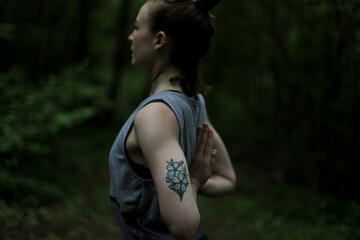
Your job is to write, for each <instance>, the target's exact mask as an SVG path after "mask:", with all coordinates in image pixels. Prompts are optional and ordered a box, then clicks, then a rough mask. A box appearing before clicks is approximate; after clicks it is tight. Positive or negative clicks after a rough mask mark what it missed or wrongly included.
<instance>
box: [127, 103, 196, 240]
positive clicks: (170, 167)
mask: <svg viewBox="0 0 360 240" xmlns="http://www.w3.org/2000/svg"><path fill="white" fill-rule="evenodd" d="M134 130H135V134H136V138H137V141H138V143H139V146H140V148H141V151H142V153H143V155H144V157H145V159H146V162H147V165H148V166H149V169H150V171H151V174H152V177H153V180H154V183H155V186H156V189H157V192H158V196H159V205H160V213H161V216H162V218H163V220H164V222H165V224H166V225H167V227H168V228H169V230H170V232H171V234H172V235H173V236H174V237H175V238H176V239H192V238H193V236H194V234H195V232H196V230H197V228H198V225H199V223H200V214H199V211H198V208H197V204H196V196H197V190H198V189H197V186H196V185H193V184H191V182H190V177H189V171H188V166H187V163H186V159H185V156H184V153H183V151H182V149H181V147H180V145H179V132H180V130H179V125H178V122H177V119H176V116H175V115H174V113H173V112H172V110H171V109H170V108H169V107H168V106H167V105H166V104H164V103H161V102H154V103H150V104H148V105H147V106H145V107H144V108H143V109H141V110H140V111H139V112H138V113H137V115H136V117H135V122H134Z"/></svg>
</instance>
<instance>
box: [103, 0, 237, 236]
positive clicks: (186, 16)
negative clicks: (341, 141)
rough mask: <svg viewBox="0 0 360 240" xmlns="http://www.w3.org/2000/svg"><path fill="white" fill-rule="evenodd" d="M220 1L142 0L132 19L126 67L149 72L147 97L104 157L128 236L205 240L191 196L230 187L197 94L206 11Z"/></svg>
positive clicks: (228, 167)
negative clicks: (130, 51)
mask: <svg viewBox="0 0 360 240" xmlns="http://www.w3.org/2000/svg"><path fill="white" fill-rule="evenodd" d="M218 3H219V0H217V1H216V0H202V1H189V0H188V1H184V0H148V1H147V2H146V3H145V4H144V5H143V6H142V7H141V9H140V11H139V14H138V16H137V18H136V21H135V29H134V31H133V33H132V34H131V35H130V36H129V40H130V41H131V50H132V65H133V66H135V67H138V68H144V69H146V70H148V71H149V73H150V75H151V79H152V80H151V90H150V97H148V98H147V99H145V100H144V101H143V102H142V103H141V104H140V105H139V106H138V108H137V109H136V110H135V111H134V112H133V114H132V115H131V116H130V117H129V119H128V120H127V122H126V123H125V124H124V126H123V128H122V129H121V131H120V133H119V135H118V136H117V138H116V140H115V142H114V145H113V147H112V149H111V152H110V161H109V165H110V166H109V167H110V175H111V187H110V196H111V199H112V206H113V209H114V211H115V214H116V218H117V221H118V223H119V225H120V227H121V229H122V231H123V234H124V236H125V238H126V239H207V238H206V237H205V235H203V233H202V231H201V228H200V214H199V211H198V208H197V204H196V197H197V194H198V193H200V194H204V195H207V196H222V195H225V194H229V193H231V192H232V190H233V189H234V187H235V182H236V177H235V173H234V170H233V167H232V164H231V161H230V158H229V155H228V153H227V150H226V148H225V146H224V144H223V142H222V140H221V138H220V136H219V135H218V134H217V132H216V131H215V130H214V128H213V127H212V126H211V124H208V123H206V122H208V119H207V116H206V108H205V102H204V99H203V97H202V95H201V94H199V93H200V92H201V90H200V83H199V76H198V72H197V71H198V69H197V67H198V61H199V59H200V57H202V56H204V55H205V53H206V52H207V51H208V49H209V45H210V39H211V37H212V36H213V35H214V33H215V30H214V26H213V23H212V17H211V15H210V13H209V10H211V9H212V8H213V7H214V6H215V5H216V4H218ZM197 126H199V127H197ZM196 132H197V134H196ZM215 149H216V150H215ZM215 155H216V161H215ZM189 167H190V170H189Z"/></svg>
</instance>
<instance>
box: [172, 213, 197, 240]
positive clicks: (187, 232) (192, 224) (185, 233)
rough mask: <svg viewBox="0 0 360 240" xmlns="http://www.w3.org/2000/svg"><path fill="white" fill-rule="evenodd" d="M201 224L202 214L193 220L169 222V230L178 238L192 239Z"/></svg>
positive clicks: (181, 239) (180, 239)
mask: <svg viewBox="0 0 360 240" xmlns="http://www.w3.org/2000/svg"><path fill="white" fill-rule="evenodd" d="M199 224H200V215H198V217H196V218H194V219H192V220H191V221H181V222H178V221H175V222H173V223H172V224H169V226H168V227H169V230H170V233H171V235H172V236H174V237H175V238H176V239H178V240H192V239H193V238H194V235H195V233H196V230H197V229H198V227H199Z"/></svg>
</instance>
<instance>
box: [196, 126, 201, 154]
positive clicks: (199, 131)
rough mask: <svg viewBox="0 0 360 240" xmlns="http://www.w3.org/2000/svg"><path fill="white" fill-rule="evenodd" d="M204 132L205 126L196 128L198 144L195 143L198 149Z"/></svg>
mask: <svg viewBox="0 0 360 240" xmlns="http://www.w3.org/2000/svg"><path fill="white" fill-rule="evenodd" d="M202 133H203V127H202V126H198V127H197V129H196V145H195V149H197V148H198V147H199V143H200V139H201V134H202Z"/></svg>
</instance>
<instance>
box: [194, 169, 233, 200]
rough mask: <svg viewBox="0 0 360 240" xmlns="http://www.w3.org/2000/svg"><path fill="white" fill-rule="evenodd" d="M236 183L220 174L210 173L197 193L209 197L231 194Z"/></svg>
mask: <svg viewBox="0 0 360 240" xmlns="http://www.w3.org/2000/svg"><path fill="white" fill-rule="evenodd" d="M235 185H236V183H235V182H233V181H231V180H230V179H228V178H225V177H223V176H220V175H216V174H214V175H212V176H211V177H210V178H209V180H208V181H207V182H206V183H205V185H204V186H203V187H202V188H201V189H199V190H198V193H199V194H201V195H204V196H209V197H221V196H226V195H229V194H231V193H232V192H233V191H234V189H235Z"/></svg>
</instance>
